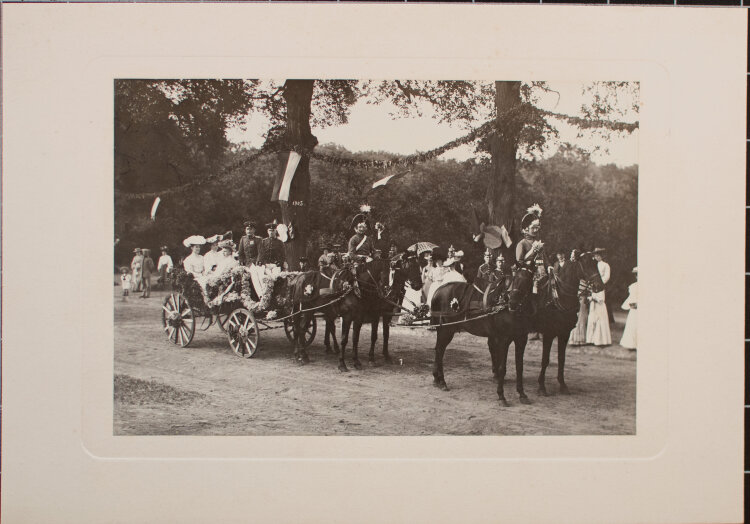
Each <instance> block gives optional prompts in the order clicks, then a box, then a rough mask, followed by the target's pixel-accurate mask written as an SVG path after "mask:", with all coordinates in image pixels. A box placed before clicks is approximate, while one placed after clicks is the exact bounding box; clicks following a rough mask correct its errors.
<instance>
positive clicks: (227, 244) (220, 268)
mask: <svg viewBox="0 0 750 524" xmlns="http://www.w3.org/2000/svg"><path fill="white" fill-rule="evenodd" d="M218 247H219V249H220V250H221V253H220V254H219V258H218V260H217V263H216V269H215V270H214V273H215V274H217V275H218V274H221V273H224V272H225V271H229V270H231V269H233V268H235V267H237V266H239V265H240V263H239V261H238V260H237V259H236V258H234V242H232V241H231V240H222V241H221V242H219V245H218Z"/></svg>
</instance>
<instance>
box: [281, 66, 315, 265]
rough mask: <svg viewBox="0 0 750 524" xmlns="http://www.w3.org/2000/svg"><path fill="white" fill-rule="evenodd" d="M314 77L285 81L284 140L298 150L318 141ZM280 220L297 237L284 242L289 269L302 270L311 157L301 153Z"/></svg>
mask: <svg viewBox="0 0 750 524" xmlns="http://www.w3.org/2000/svg"><path fill="white" fill-rule="evenodd" d="M314 83H315V80H287V81H286V83H285V84H284V100H285V101H286V135H285V142H286V144H287V145H288V146H289V149H290V150H291V149H293V148H295V149H297V151H298V152H299V153H303V151H310V150H312V149H313V148H314V147H315V145H316V144H317V143H318V139H317V138H315V137H314V136H313V134H312V132H311V130H310V113H311V104H312V94H313V85H314ZM288 158H289V154H288V152H284V153H282V154H280V155H279V160H280V162H281V163H282V167H281V169H282V170H283V169H284V167H285V166H286V162H287V160H288ZM279 206H280V207H281V219H282V221H283V222H284V224H287V225H289V224H291V225H292V226H293V228H294V239H293V240H289V241H288V242H287V243H286V244H284V254H285V258H286V262H287V264H288V265H289V270H290V271H296V270H298V269H299V258H300V257H302V256H306V255H307V253H306V251H307V239H308V237H309V234H310V231H309V218H308V217H309V207H310V158H309V157H308V156H307V155H306V154H304V153H303V154H302V159H301V160H300V162H299V165H298V166H297V171H296V172H295V175H294V179H293V180H292V184H291V187H290V190H289V201H288V202H279Z"/></svg>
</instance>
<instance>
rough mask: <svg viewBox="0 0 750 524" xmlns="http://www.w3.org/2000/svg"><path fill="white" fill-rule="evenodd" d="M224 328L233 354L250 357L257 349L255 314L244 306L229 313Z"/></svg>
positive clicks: (258, 334)
mask: <svg viewBox="0 0 750 524" xmlns="http://www.w3.org/2000/svg"><path fill="white" fill-rule="evenodd" d="M224 328H225V329H226V331H227V336H228V337H229V345H230V346H231V348H232V351H234V354H235V355H237V356H240V357H245V358H250V357H252V356H253V355H255V352H256V351H258V338H260V333H259V331H258V323H257V322H256V321H255V315H253V313H252V312H251V311H248V310H247V309H245V308H237V309H235V310H234V311H232V312H231V313H230V314H229V319H227V321H226V324H225V325H224Z"/></svg>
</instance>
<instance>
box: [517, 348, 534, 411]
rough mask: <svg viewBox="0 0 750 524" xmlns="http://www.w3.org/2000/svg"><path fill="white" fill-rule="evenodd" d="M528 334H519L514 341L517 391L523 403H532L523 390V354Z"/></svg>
mask: <svg viewBox="0 0 750 524" xmlns="http://www.w3.org/2000/svg"><path fill="white" fill-rule="evenodd" d="M527 336H528V335H527V334H526V333H524V334H523V336H521V335H520V334H519V336H517V337H516V339H515V340H514V341H513V345H514V346H515V347H516V391H518V397H519V400H520V401H521V404H531V401H530V400H529V397H527V396H526V393H524V391H523V354H524V352H525V351H526V340H527Z"/></svg>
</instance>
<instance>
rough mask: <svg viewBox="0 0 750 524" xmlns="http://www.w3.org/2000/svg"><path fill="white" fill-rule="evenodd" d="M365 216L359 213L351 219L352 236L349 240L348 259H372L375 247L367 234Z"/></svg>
mask: <svg viewBox="0 0 750 524" xmlns="http://www.w3.org/2000/svg"><path fill="white" fill-rule="evenodd" d="M367 226H368V221H367V216H366V215H365V214H364V213H359V214H357V215H355V216H354V218H353V219H352V223H351V227H352V229H354V235H352V237H351V238H350V239H349V249H348V250H347V252H348V253H349V257H350V258H352V259H355V260H356V259H357V258H361V257H365V258H372V256H373V254H374V251H375V246H374V244H373V240H372V238H370V237H369V236H368V234H367Z"/></svg>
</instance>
